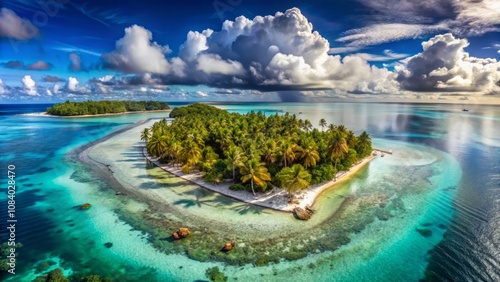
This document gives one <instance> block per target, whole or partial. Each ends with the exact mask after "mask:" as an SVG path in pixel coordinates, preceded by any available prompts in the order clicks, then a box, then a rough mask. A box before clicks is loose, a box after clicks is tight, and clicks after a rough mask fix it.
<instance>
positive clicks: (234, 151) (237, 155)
mask: <svg viewBox="0 0 500 282" xmlns="http://www.w3.org/2000/svg"><path fill="white" fill-rule="evenodd" d="M224 155H225V156H226V161H227V168H228V169H229V168H231V170H232V171H233V180H234V179H235V177H236V174H235V171H234V169H235V168H236V166H237V165H238V164H239V163H240V161H241V158H242V154H241V149H240V148H239V147H237V146H234V145H233V146H231V147H229V149H228V150H227V151H226V152H224Z"/></svg>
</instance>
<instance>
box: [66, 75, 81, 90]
mask: <svg viewBox="0 0 500 282" xmlns="http://www.w3.org/2000/svg"><path fill="white" fill-rule="evenodd" d="M78 84H79V82H78V80H77V79H76V78H74V77H70V78H68V82H67V83H66V89H67V90H68V91H70V92H75V91H77V88H78Z"/></svg>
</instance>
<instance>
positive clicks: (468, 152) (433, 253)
mask: <svg viewBox="0 0 500 282" xmlns="http://www.w3.org/2000/svg"><path fill="white" fill-rule="evenodd" d="M179 105H182V104H179ZM216 105H217V106H219V107H221V108H224V109H227V110H229V111H233V112H241V113H245V112H248V111H251V110H254V111H259V110H261V111H264V112H265V113H276V112H277V113H284V112H290V113H294V114H297V115H298V116H299V117H300V118H308V119H310V120H311V121H312V122H313V124H314V125H316V124H317V121H318V120H319V119H320V118H322V117H325V118H326V119H327V121H328V122H333V123H335V124H344V125H345V126H346V127H347V128H349V129H352V130H353V131H354V132H355V133H358V134H359V133H360V132H362V131H363V130H366V131H367V132H368V133H369V134H370V135H371V136H372V137H373V138H374V139H375V140H381V141H383V142H384V144H386V143H387V142H389V143H390V142H391V141H394V142H396V141H397V142H406V143H410V144H413V145H420V146H424V147H429V148H432V149H435V150H438V151H440V152H443V153H444V154H446V155H449V156H451V157H452V158H453V159H454V161H456V162H457V163H458V164H459V169H460V170H461V171H460V173H458V174H453V175H460V176H459V179H454V180H453V181H456V182H457V183H458V184H457V185H452V186H450V187H449V189H450V190H453V193H452V194H450V195H452V196H450V198H449V199H448V200H449V202H448V201H444V200H443V202H442V205H443V206H442V210H443V211H444V210H446V211H447V212H446V213H447V214H446V215H444V214H443V215H441V216H443V217H450V218H451V221H450V222H449V224H448V223H446V228H445V229H444V230H445V231H444V235H443V237H442V240H440V242H439V243H437V245H433V246H432V248H431V249H430V251H429V252H428V254H427V256H426V257H425V258H422V259H423V261H425V271H424V273H423V274H422V275H421V278H422V279H424V274H426V275H427V279H429V280H432V281H500V107H499V106H487V105H473V106H471V107H470V108H469V111H468V112H465V111H462V106H461V105H444V104H396V103H331V104H329V103H322V104H313V103H311V104H306V103H243V104H216ZM47 106H50V105H0V141H1V144H2V145H1V155H0V163H1V166H0V168H1V171H2V172H1V175H3V180H2V188H1V190H0V191H1V192H0V193H1V195H0V199H1V201H0V226H1V229H0V236H1V241H2V242H6V240H7V239H8V236H9V233H8V230H7V229H6V224H7V219H8V218H7V216H8V213H7V206H8V204H7V183H8V182H7V181H8V178H7V168H8V166H9V165H12V166H15V170H14V171H15V175H16V176H15V181H16V187H17V193H16V195H15V196H16V198H15V200H16V210H15V217H16V219H17V220H18V222H17V223H16V241H17V242H20V243H22V244H23V247H22V248H19V249H18V250H16V251H17V252H18V255H19V256H18V261H17V263H16V274H15V275H11V274H8V273H2V274H1V276H0V278H1V279H2V280H4V279H10V281H31V278H32V277H34V276H36V274H35V273H34V269H35V266H36V264H37V263H38V262H39V261H42V260H44V259H47V258H52V259H54V260H56V261H57V265H58V266H60V267H62V268H66V269H72V270H73V271H78V272H82V273H98V274H101V275H103V276H106V275H111V277H113V278H116V279H117V281H134V280H138V279H142V281H155V280H154V279H153V278H151V277H152V276H149V275H150V274H149V271H150V270H148V269H147V266H144V265H141V266H137V265H133V264H131V263H130V262H129V260H128V259H127V258H126V257H119V258H115V257H113V261H112V262H110V259H109V258H106V257H105V256H106V253H104V252H94V251H93V248H94V245H93V244H92V236H94V235H93V234H86V233H85V230H87V229H88V226H87V224H92V218H89V215H87V214H86V213H81V212H80V211H78V210H77V208H75V207H76V206H75V205H76V204H78V203H75V202H73V199H74V195H72V194H71V193H72V192H71V191H70V190H69V189H67V188H68V187H65V186H64V185H63V184H61V182H60V181H56V179H58V178H60V177H62V176H64V175H68V174H70V175H71V174H72V173H73V172H74V171H73V170H74V169H75V167H74V165H72V164H70V163H69V161H68V158H67V154H68V153H69V152H71V151H72V150H74V149H76V148H77V147H79V146H82V145H85V144H86V143H88V142H92V141H94V140H96V139H99V138H101V137H103V136H105V135H107V134H109V133H111V132H113V131H115V130H118V129H120V128H122V127H124V126H126V125H130V124H133V123H135V122H137V121H140V120H144V119H147V118H161V117H164V116H165V115H166V114H165V113H151V114H131V115H121V116H109V117H97V118H54V117H40V116H23V115H21V114H25V113H33V112H43V111H45V109H46V107H47ZM441 169H442V170H443V171H446V170H447V169H448V168H447V167H443V168H441ZM450 169H451V168H450ZM439 205H440V201H433V202H432V203H431V202H429V206H432V209H435V210H439V209H440V206H439ZM421 208H431V207H421ZM448 211H451V212H448ZM434 216H435V217H439V216H440V215H439V213H438V212H436V213H435V215H434ZM95 236H97V235H95ZM99 236H100V235H99ZM405 244H410V243H408V242H405ZM77 249H85V250H88V252H87V253H86V254H85V255H84V256H83V255H81V253H78V255H75V252H73V250H77ZM393 255H397V254H393ZM366 267H367V268H369V267H371V266H370V265H369V263H367V266H366ZM386 267H388V268H389V269H390V268H391V265H387V266H386ZM407 268H408V271H412V266H411V265H408V266H407ZM110 269H112V270H113V273H108V271H110ZM334 271H335V270H332V272H334ZM126 277H127V278H126ZM148 277H149V278H148ZM199 279H203V277H200V278H199ZM349 280H352V281H359V280H357V279H356V277H351V278H350V279H349ZM171 281H184V280H182V279H181V278H179V277H173V276H172V277H171ZM256 281H259V278H258V277H256ZM266 281H272V280H266ZM332 281H334V280H332ZM391 281H403V280H401V277H399V278H398V276H397V274H396V275H395V276H394V277H392V279H391Z"/></svg>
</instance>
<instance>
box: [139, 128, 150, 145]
mask: <svg viewBox="0 0 500 282" xmlns="http://www.w3.org/2000/svg"><path fill="white" fill-rule="evenodd" d="M150 137H151V131H150V130H149V128H147V127H146V128H144V130H143V131H142V133H141V140H142V141H144V142H146V143H148V141H149V138H150Z"/></svg>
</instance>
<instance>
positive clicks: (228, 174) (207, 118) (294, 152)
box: [141, 104, 372, 195]
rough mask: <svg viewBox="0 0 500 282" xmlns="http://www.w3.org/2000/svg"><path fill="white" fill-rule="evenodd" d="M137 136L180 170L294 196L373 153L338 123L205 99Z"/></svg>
mask: <svg viewBox="0 0 500 282" xmlns="http://www.w3.org/2000/svg"><path fill="white" fill-rule="evenodd" d="M170 117H171V118H175V119H174V120H173V121H172V122H171V123H170V124H169V123H168V122H167V120H166V119H163V120H161V121H159V122H156V123H154V124H153V126H152V127H151V128H146V129H145V130H144V131H143V133H142V136H141V139H142V140H145V141H146V142H147V146H146V148H147V150H148V153H149V154H151V155H152V156H154V157H158V158H159V159H160V161H161V162H163V163H170V164H172V165H178V166H181V167H182V170H183V172H185V173H189V172H191V171H192V170H199V171H202V172H205V175H204V178H205V180H207V181H209V182H212V183H217V182H220V181H223V180H224V179H233V180H234V181H235V183H234V184H233V185H231V186H230V189H232V190H248V191H253V192H254V193H255V192H264V191H267V190H269V189H272V187H273V186H278V187H282V188H284V189H286V190H287V191H288V192H290V195H293V194H294V193H296V192H297V191H299V190H301V189H305V188H307V187H309V186H310V185H313V184H318V183H322V182H325V181H329V180H332V179H333V178H334V177H335V175H336V173H337V171H341V170H347V169H349V168H350V167H351V166H352V165H353V164H355V163H356V162H359V161H360V160H361V159H363V158H364V157H367V156H369V155H370V153H371V152H372V142H371V138H370V136H369V135H368V134H367V133H366V132H362V133H361V134H360V135H359V136H356V135H355V134H354V133H353V132H352V131H351V130H349V129H347V128H346V127H345V126H343V125H334V124H333V123H330V124H328V123H327V121H326V120H325V119H321V120H320V121H318V127H319V128H320V129H317V128H314V126H313V124H312V122H311V121H309V120H308V119H304V120H302V119H300V118H298V117H297V116H296V115H290V114H289V113H285V114H284V115H278V114H275V115H271V116H266V115H264V114H263V113H262V112H250V113H247V114H244V115H243V114H238V113H229V112H227V111H225V110H221V109H218V108H216V107H213V106H209V105H204V104H193V105H189V106H187V107H180V108H175V109H173V110H172V112H171V113H170Z"/></svg>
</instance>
